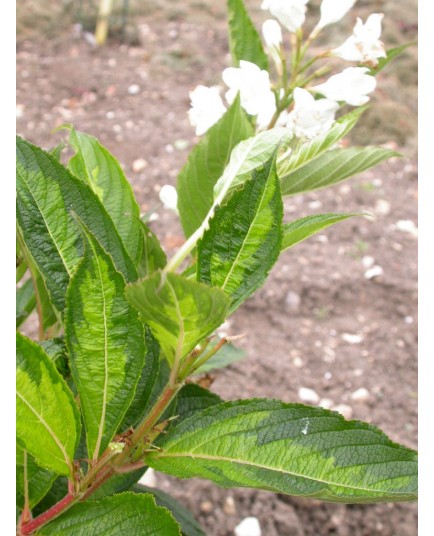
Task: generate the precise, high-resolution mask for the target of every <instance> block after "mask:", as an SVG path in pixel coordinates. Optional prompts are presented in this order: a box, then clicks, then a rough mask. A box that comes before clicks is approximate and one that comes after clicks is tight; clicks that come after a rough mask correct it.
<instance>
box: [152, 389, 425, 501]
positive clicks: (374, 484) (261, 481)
mask: <svg viewBox="0 0 434 536" xmlns="http://www.w3.org/2000/svg"><path fill="white" fill-rule="evenodd" d="M160 448H161V451H158V452H152V453H150V454H149V455H148V456H147V457H146V463H148V464H149V465H150V466H151V467H153V468H154V469H156V470H158V471H163V472H166V473H169V474H171V475H174V476H177V477H181V478H191V477H200V478H207V479H209V480H212V481H213V482H215V483H216V484H218V485H220V486H223V487H234V486H242V487H250V488H260V489H265V490H269V491H275V492H278V493H287V494H290V495H302V496H309V497H314V498H317V499H323V500H326V501H331V502H346V503H358V502H379V501H404V500H413V499H415V498H416V495H417V464H416V460H417V455H416V453H415V452H414V451H412V450H410V449H408V448H406V447H403V446H400V445H398V444H396V443H393V442H392V441H390V439H389V438H388V437H387V436H386V435H385V434H384V433H383V432H381V431H380V430H379V429H378V428H376V427H375V426H372V425H369V424H365V423H361V422H358V421H345V419H344V418H343V417H342V416H341V415H339V414H338V413H336V412H332V411H329V410H325V409H322V408H315V407H310V406H303V405H302V404H285V403H283V402H280V401H277V400H261V399H255V400H243V401H235V402H226V403H224V404H219V405H217V406H212V407H211V408H209V409H207V410H205V411H203V412H202V413H200V414H197V413H196V414H195V415H194V416H193V417H191V418H190V419H187V420H185V421H183V422H181V423H180V424H179V425H178V426H174V427H173V428H172V429H171V430H170V431H169V432H168V434H167V436H166V437H165V439H164V441H163V442H162V443H161V444H160Z"/></svg>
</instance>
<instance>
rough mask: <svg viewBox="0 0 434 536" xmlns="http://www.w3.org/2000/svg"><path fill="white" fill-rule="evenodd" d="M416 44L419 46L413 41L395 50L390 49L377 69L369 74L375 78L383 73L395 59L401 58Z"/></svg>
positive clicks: (371, 70) (374, 68)
mask: <svg viewBox="0 0 434 536" xmlns="http://www.w3.org/2000/svg"><path fill="white" fill-rule="evenodd" d="M416 44H417V41H411V42H410V43H405V44H403V45H399V46H397V47H395V48H390V49H389V50H387V51H386V57H385V58H380V59H379V60H378V65H377V67H373V68H372V69H370V73H369V74H371V75H373V76H375V75H376V74H378V73H379V72H380V71H382V70H383V69H384V68H385V67H386V66H387V65H388V64H389V63H390V62H391V61H392V60H393V59H395V58H396V57H397V56H400V55H401V54H402V53H403V52H405V50H407V48H408V47H411V46H413V45H416Z"/></svg>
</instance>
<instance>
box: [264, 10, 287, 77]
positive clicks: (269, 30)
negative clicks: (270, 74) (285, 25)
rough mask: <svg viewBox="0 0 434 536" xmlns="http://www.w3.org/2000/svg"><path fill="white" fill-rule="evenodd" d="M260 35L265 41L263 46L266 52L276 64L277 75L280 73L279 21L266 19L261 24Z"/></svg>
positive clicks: (280, 38)
mask: <svg viewBox="0 0 434 536" xmlns="http://www.w3.org/2000/svg"><path fill="white" fill-rule="evenodd" d="M262 35H263V37H264V41H265V47H266V49H267V51H268V53H269V54H270V55H271V57H272V58H273V61H274V63H275V65H276V70H277V73H278V74H279V76H280V75H281V74H282V70H283V68H282V58H281V45H282V30H281V28H280V25H279V23H278V22H277V21H276V20H274V19H268V20H266V21H265V22H264V24H263V25H262Z"/></svg>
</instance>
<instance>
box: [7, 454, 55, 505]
mask: <svg viewBox="0 0 434 536" xmlns="http://www.w3.org/2000/svg"><path fill="white" fill-rule="evenodd" d="M56 477H57V475H56V473H53V472H52V471H47V469H42V467H39V466H38V464H37V463H36V462H35V459H34V458H33V457H32V456H30V454H29V453H28V452H27V451H25V450H23V449H21V448H20V447H19V446H17V474H16V478H17V487H16V496H17V500H16V503H17V507H18V508H20V509H22V508H23V507H24V496H25V491H24V490H25V486H27V489H28V498H29V507H30V509H32V508H33V507H34V506H36V505H37V504H38V503H39V501H41V500H42V499H43V498H44V497H45V495H46V494H47V493H48V490H49V489H50V488H51V485H52V484H53V482H54V480H55V479H56ZM25 482H27V484H25Z"/></svg>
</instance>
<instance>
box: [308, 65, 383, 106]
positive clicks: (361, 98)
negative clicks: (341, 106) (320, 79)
mask: <svg viewBox="0 0 434 536" xmlns="http://www.w3.org/2000/svg"><path fill="white" fill-rule="evenodd" d="M368 72H369V69H367V68H366V67H349V68H348V69H345V70H344V71H342V72H341V73H339V74H336V75H334V76H332V77H330V78H329V79H328V80H327V82H325V83H324V84H320V85H318V86H314V87H312V88H311V89H312V90H313V91H317V92H318V93H321V94H322V95H324V96H325V97H327V98H328V99H331V100H334V101H338V102H339V101H345V102H347V103H348V104H351V105H352V106H360V105H362V104H366V103H367V102H368V101H369V97H367V94H368V93H371V92H372V91H374V89H375V87H376V85H377V83H376V80H375V78H374V77H373V76H370V75H369V74H367V73H368Z"/></svg>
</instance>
